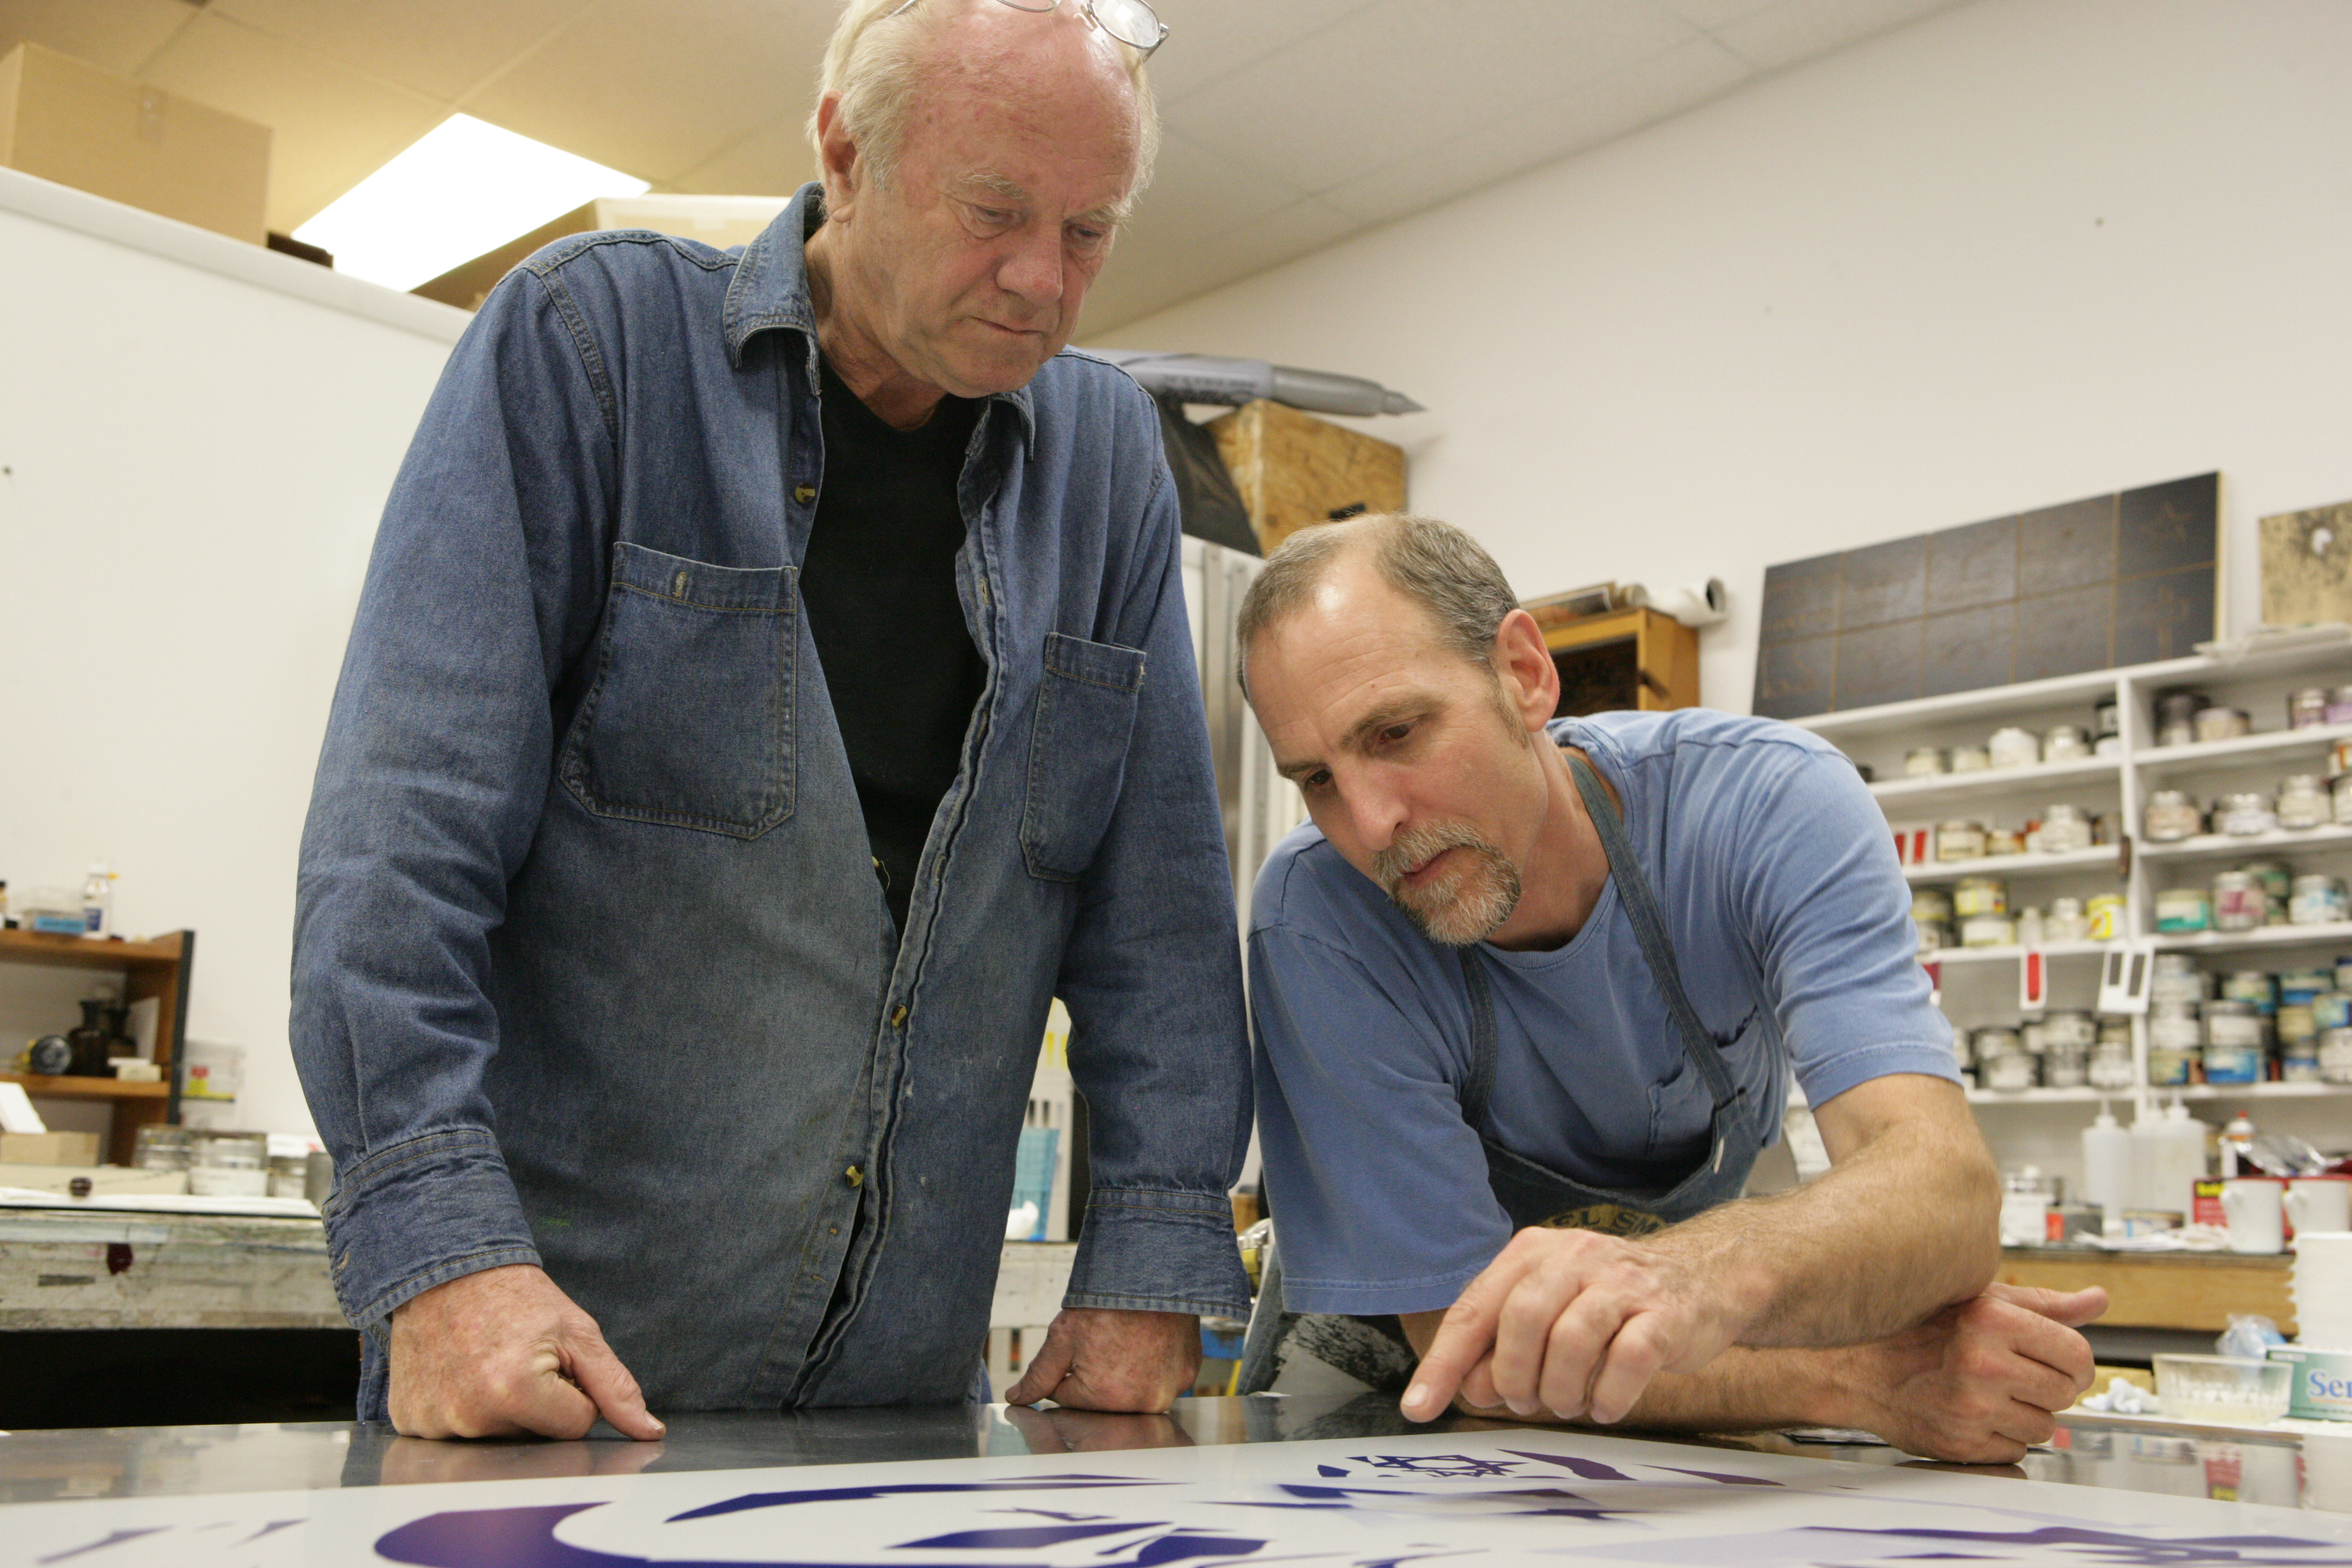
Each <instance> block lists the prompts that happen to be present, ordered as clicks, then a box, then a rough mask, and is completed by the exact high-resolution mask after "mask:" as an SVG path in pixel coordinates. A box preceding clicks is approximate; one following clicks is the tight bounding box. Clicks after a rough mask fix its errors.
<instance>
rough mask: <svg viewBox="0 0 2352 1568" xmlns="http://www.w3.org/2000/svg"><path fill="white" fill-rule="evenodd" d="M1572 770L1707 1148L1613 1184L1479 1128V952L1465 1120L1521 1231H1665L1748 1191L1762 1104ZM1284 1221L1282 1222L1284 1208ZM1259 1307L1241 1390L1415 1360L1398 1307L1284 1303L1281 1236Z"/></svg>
mask: <svg viewBox="0 0 2352 1568" xmlns="http://www.w3.org/2000/svg"><path fill="white" fill-rule="evenodd" d="M1568 765H1569V772H1570V775H1571V776H1572V777H1573V778H1574V779H1575V780H1576V788H1577V793H1578V794H1579V795H1582V796H1583V797H1584V805H1585V810H1586V812H1587V813H1588V814H1589V815H1590V816H1591V818H1592V826H1593V827H1594V828H1595V830H1597V831H1598V832H1599V834H1600V836H1601V850H1602V852H1603V853H1604V854H1606V855H1607V857H1608V858H1609V871H1610V874H1611V875H1612V877H1614V878H1615V879H1616V880H1617V898H1618V901H1619V902H1620V903H1622V905H1623V906H1624V909H1625V918H1626V919H1627V920H1628V921H1631V922H1632V924H1633V937H1634V940H1635V941H1636V942H1638V943H1639V944H1640V946H1641V949H1642V958H1643V963H1645V964H1646V965H1647V966H1648V968H1649V971H1650V978H1651V980H1652V981H1653V982H1654V984H1656V985H1657V987H1658V991H1659V993H1660V994H1662V995H1663V996H1664V999H1665V1004H1666V1012H1667V1014H1668V1016H1671V1017H1672V1018H1673V1019H1674V1022H1675V1032H1676V1033H1677V1034H1679V1035H1680V1036H1681V1037H1682V1043H1683V1052H1684V1054H1685V1056H1687V1057H1688V1058H1690V1059H1691V1061H1692V1063H1693V1064H1694V1065H1696V1067H1697V1068H1698V1072H1699V1077H1700V1079H1702V1080H1704V1081H1705V1083H1706V1088H1707V1093H1708V1095H1709V1096H1710V1098H1711V1099H1712V1100H1713V1102H1714V1103H1713V1109H1712V1110H1711V1111H1710V1113H1709V1118H1708V1127H1707V1137H1708V1144H1709V1150H1708V1153H1707V1155H1706V1158H1705V1159H1703V1160H1701V1161H1700V1162H1699V1163H1698V1166H1697V1168H1696V1169H1695V1170H1693V1171H1692V1172H1691V1173H1690V1174H1689V1175H1687V1176H1685V1177H1684V1178H1683V1179H1682V1180H1681V1181H1680V1182H1677V1183H1675V1184H1674V1185H1673V1186H1670V1187H1662V1188H1641V1187H1627V1188H1610V1187H1593V1186H1587V1185H1586V1184H1583V1183H1581V1182H1579V1181H1576V1180H1575V1179H1573V1178H1572V1177H1569V1176H1564V1175H1562V1174H1560V1173H1559V1172H1558V1171H1555V1170H1552V1169H1551V1168H1550V1167H1549V1166H1548V1165H1544V1164H1541V1163H1538V1162H1537V1161H1534V1160H1530V1159H1528V1157H1527V1156H1526V1155H1524V1154H1517V1153H1514V1152H1511V1151H1510V1150H1508V1149H1506V1148H1504V1147H1503V1146H1502V1145H1501V1144H1500V1143H1497V1142H1495V1141H1494V1140H1493V1139H1491V1138H1489V1137H1487V1136H1486V1133H1485V1132H1484V1131H1479V1129H1480V1128H1481V1127H1482V1125H1483V1124H1484V1123H1485V1121H1486V1101H1487V1098H1488V1096H1489V1095H1490V1094H1491V1093H1492V1092H1493V1089H1494V1082H1495V1057H1496V1046H1495V1002H1494V996H1493V994H1492V993H1491V992H1490V991H1489V990H1488V988H1487V984H1486V968H1485V966H1484V964H1483V963H1481V961H1480V960H1479V958H1478V955H1477V952H1476V950H1475V948H1464V949H1462V950H1461V953H1460V957H1461V961H1462V980H1463V984H1464V985H1465V987H1466V988H1467V990H1468V992H1469V997H1470V1047H1471V1048H1470V1078H1469V1081H1467V1082H1466V1083H1465V1084H1464V1085H1463V1087H1462V1119H1463V1120H1464V1121H1466V1122H1468V1123H1469V1124H1470V1128H1471V1130H1472V1131H1476V1132H1478V1142H1479V1145H1480V1146H1481V1147H1482V1148H1483V1149H1484V1150H1485V1151H1486V1183H1487V1185H1488V1186H1489V1187H1490V1188H1492V1189H1493V1191H1494V1194H1495V1201H1496V1202H1497V1203H1499V1204H1500V1205H1502V1206H1503V1212H1504V1213H1505V1214H1506V1215H1509V1216H1510V1221H1511V1226H1512V1228H1513V1229H1514V1230H1518V1229H1524V1228H1526V1227H1527V1226H1549V1227H1551V1228H1554V1229H1569V1230H1597V1231H1603V1232H1606V1233H1608V1234H1610V1235H1612V1236H1628V1237H1630V1236H1641V1235H1644V1234H1646V1233H1648V1232H1650V1231H1654V1230H1662V1229H1664V1227H1665V1226H1669V1225H1673V1224H1675V1222H1677V1221H1679V1220H1685V1219H1688V1218H1690V1217H1691V1216H1692V1215H1696V1214H1698V1213H1700V1212H1702V1211H1703V1210H1706V1209H1710V1208H1713V1207H1714V1206H1715V1205H1717V1204H1722V1203H1727V1202H1729V1201H1730V1200H1731V1199H1733V1198H1736V1197H1738V1195H1739V1193H1740V1189H1741V1188H1742V1187H1744V1186H1746V1185H1747V1184H1748V1170H1749V1168H1750V1167H1751V1166H1753V1165H1754V1164H1755V1163H1756V1156H1757V1154H1758V1153H1759V1152H1760V1151H1761V1150H1762V1149H1763V1147H1764V1129H1763V1128H1762V1127H1761V1126H1760V1125H1759V1112H1758V1110H1757V1108H1756V1107H1755V1106H1753V1105H1752V1104H1750V1103H1748V1099H1747V1096H1746V1093H1745V1091H1744V1090H1743V1089H1741V1088H1740V1087H1739V1085H1738V1083H1737V1082H1735V1081H1734V1080H1733V1079H1732V1076H1731V1069H1730V1068H1728V1067H1727V1066H1726V1065H1725V1063H1724V1060H1723V1052H1722V1050H1721V1048H1720V1047H1717V1045H1716V1043H1715V1039H1714V1037H1712V1036H1711V1035H1709V1034H1708V1033H1707V1032H1706V1026H1705V1025H1704V1024H1702V1023H1700V1022H1699V1017H1698V1014H1697V1012H1696V1010H1695V1009H1694V1008H1693V1007H1692V1006H1691V1005H1690V997H1689V996H1688V995H1687V994H1685V992H1684V990H1683V983H1682V972H1681V970H1680V968H1679V967H1678V966H1677V965H1676V964H1675V949H1674V942H1673V941H1672V940H1671V939H1670V938H1669V937H1668V936H1667V934H1666V921H1665V917H1664V914H1663V913H1662V912H1661V911H1660V910H1659V908H1658V900H1657V896H1656V895H1655V894H1654V893H1653V892H1652V891H1651V890H1650V882H1649V879H1648V878H1647V877H1645V876H1643V873H1642V866H1641V862H1640V861H1639V860H1637V859H1636V858H1634V855H1633V841H1632V840H1631V839H1630V838H1628V837H1626V836H1625V827H1624V824H1623V823H1622V822H1621V821H1619V820H1618V816H1617V813H1616V810H1615V808H1614V807H1613V806H1612V805H1610V801H1609V796H1608V794H1607V792H1605V791H1604V790H1603V789H1602V788H1601V780H1600V778H1599V777H1598V776H1597V775H1595V774H1594V773H1593V771H1592V769H1591V765H1590V764H1589V763H1586V762H1585V761H1584V759H1583V758H1582V757H1580V756H1577V755H1576V754H1574V753H1573V752H1570V753H1569V756H1568ZM1275 1229H1276V1234H1277V1237H1278V1235H1279V1232H1280V1230H1281V1222H1280V1216H1279V1215H1276V1225H1275ZM1260 1278H1261V1281H1262V1282H1261V1284H1260V1287H1259V1290H1258V1300H1257V1306H1256V1309H1255V1310H1254V1311H1253V1312H1252V1313H1251V1314H1250V1326H1249V1335H1248V1338H1247V1340H1246V1341H1245V1342H1244V1345H1243V1349H1242V1367H1241V1378H1240V1382H1239V1384H1238V1385H1237V1388H1236V1392H1238V1393H1242V1394H1257V1393H1262V1392H1264V1391H1265V1389H1267V1388H1268V1387H1270V1386H1272V1384H1273V1383H1274V1380H1275V1376H1276V1373H1278V1372H1279V1371H1280V1369H1281V1367H1282V1365H1283V1363H1285V1362H1286V1361H1288V1360H1289V1359H1290V1358H1292V1357H1293V1356H1297V1355H1302V1354H1303V1355H1307V1356H1311V1357H1313V1358H1314V1359H1316V1360H1318V1361H1321V1362H1324V1363H1327V1364H1328V1365H1330V1366H1333V1367H1336V1368H1337V1369H1338V1370H1339V1371H1340V1372H1343V1373H1347V1374H1348V1375H1349V1376H1350V1377H1353V1378H1355V1379H1356V1380H1357V1381H1358V1382H1360V1383H1363V1384H1369V1385H1370V1387H1372V1388H1373V1389H1375V1390H1377V1391H1379V1392H1381V1393H1390V1394H1402V1392H1403V1391H1404V1388H1405V1385H1406V1384H1407V1383H1408V1382H1409V1381H1410V1378H1411V1373H1412V1369H1413V1365H1414V1363H1415V1360H1416V1358H1415V1356H1414V1354H1413V1351H1412V1343H1411V1342H1409V1341H1408V1340H1407V1339H1406V1338H1405V1335H1404V1329H1403V1326H1402V1324H1401V1323H1400V1322H1399V1321H1398V1320H1397V1319H1396V1318H1395V1317H1394V1316H1393V1315H1387V1316H1381V1317H1368V1318H1358V1317H1348V1316H1342V1315H1339V1314H1337V1313H1326V1312H1292V1311H1287V1310H1285V1309H1284V1307H1283V1304H1282V1261H1281V1256H1280V1252H1279V1247H1278V1243H1276V1242H1275V1241H1269V1244H1268V1246H1267V1247H1266V1251H1265V1264H1264V1267H1263V1271H1262V1273H1261V1276H1260Z"/></svg>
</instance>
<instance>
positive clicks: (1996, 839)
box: [1985, 827, 2025, 855]
mask: <svg viewBox="0 0 2352 1568" xmlns="http://www.w3.org/2000/svg"><path fill="white" fill-rule="evenodd" d="M1985 853H1986V854H1987V855H2022V854H2024V853H2025V838H2024V837H2023V835H2021V834H2017V833H2012V832H2011V831H2010V830H2009V829H2008V828H2006V827H1988V828H1986V829H1985Z"/></svg>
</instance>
